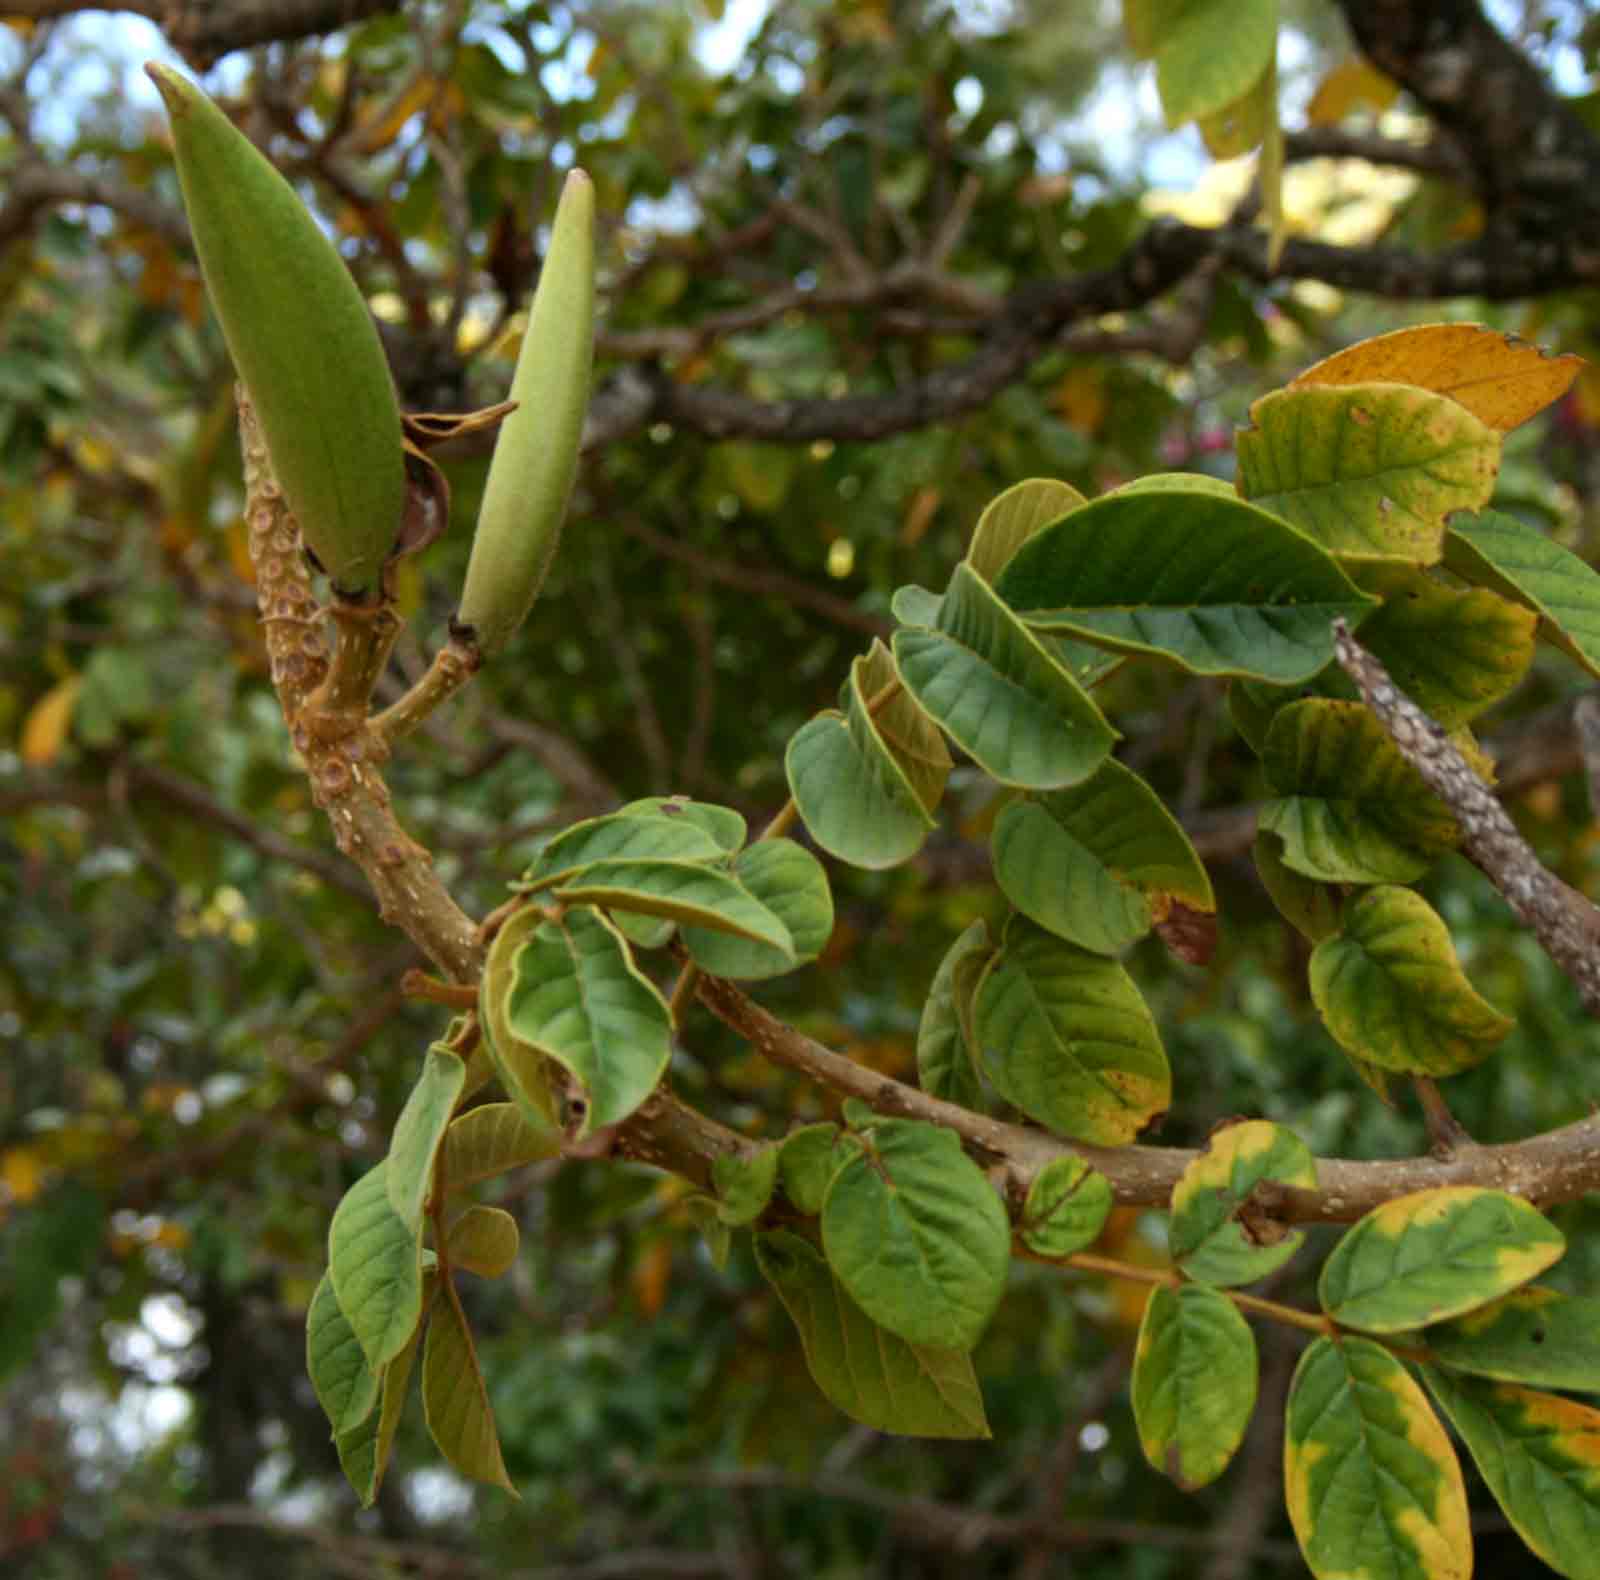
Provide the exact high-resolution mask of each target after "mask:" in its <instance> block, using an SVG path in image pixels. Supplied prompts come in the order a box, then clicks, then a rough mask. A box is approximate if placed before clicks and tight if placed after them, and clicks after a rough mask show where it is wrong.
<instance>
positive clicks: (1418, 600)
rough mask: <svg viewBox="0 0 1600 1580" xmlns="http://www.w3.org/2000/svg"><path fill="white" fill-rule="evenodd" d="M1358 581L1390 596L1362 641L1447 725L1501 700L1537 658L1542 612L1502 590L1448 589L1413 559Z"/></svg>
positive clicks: (1368, 571) (1376, 568) (1372, 569)
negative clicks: (1412, 563)
mask: <svg viewBox="0 0 1600 1580" xmlns="http://www.w3.org/2000/svg"><path fill="white" fill-rule="evenodd" d="M1356 580H1357V581H1358V582H1359V584H1360V585H1361V587H1362V589H1363V590H1364V591H1366V592H1370V593H1373V594H1375V595H1376V596H1378V597H1380V598H1382V599H1383V607H1382V608H1381V609H1380V610H1378V612H1377V613H1376V614H1375V615H1373V616H1372V617H1371V618H1370V619H1369V620H1368V621H1367V623H1366V624H1365V625H1364V626H1362V628H1361V642H1362V645H1363V646H1364V647H1365V648H1366V649H1367V650H1368V651H1369V652H1370V653H1372V654H1373V655H1374V656H1375V657H1377V658H1378V659H1379V660H1380V661H1381V662H1382V664H1383V666H1384V668H1385V669H1387V670H1388V671H1389V676H1390V678H1391V679H1392V680H1393V681H1394V683H1395V684H1396V685H1397V686H1399V687H1400V689H1401V690H1402V691H1404V692H1405V694H1406V695H1407V696H1408V697H1410V698H1411V700H1412V701H1413V702H1414V703H1416V705H1417V706H1418V707H1419V708H1421V709H1422V710H1423V711H1424V712H1425V713H1427V714H1428V715H1429V716H1430V717H1432V718H1434V719H1436V720H1437V721H1438V722H1439V723H1440V724H1441V725H1443V726H1444V728H1445V729H1447V730H1453V729H1455V728H1456V727H1457V726H1458V725H1462V724H1466V723H1469V722H1470V721H1471V720H1472V719H1474V718H1476V717H1477V716H1478V714H1480V713H1482V712H1483V710H1484V709H1485V708H1487V707H1489V706H1491V705H1492V704H1493V703H1495V702H1498V701H1499V700H1500V698H1501V697H1503V696H1504V695H1505V694H1506V693H1507V692H1508V691H1510V690H1511V689H1512V687H1513V686H1515V685H1517V684H1518V682H1519V681H1521V679H1522V677H1523V676H1524V675H1525V674H1526V673H1527V671H1528V665H1529V664H1530V663H1532V662H1533V645H1534V640H1533V639H1534V629H1535V627H1536V626H1537V624H1538V620H1537V617H1536V616H1535V615H1534V613H1533V612H1532V611H1531V610H1529V609H1524V608H1522V607H1521V605H1519V604H1516V603H1510V602H1508V601H1507V600H1506V599H1504V598H1502V597H1500V596H1499V595H1498V594H1497V593H1492V592H1487V591H1485V590H1484V589H1482V588H1478V587H1475V588H1471V589H1468V590H1467V591H1460V590H1458V589H1455V588H1451V587H1445V586H1442V585H1441V584H1440V583H1439V582H1437V581H1435V580H1434V579H1433V578H1432V577H1431V576H1429V575H1428V574H1427V573H1426V572H1424V571H1419V570H1415V569H1413V568H1412V567H1411V566H1407V565H1369V566H1366V567H1364V568H1363V569H1362V571H1361V572H1360V574H1359V575H1358V576H1357V577H1356Z"/></svg>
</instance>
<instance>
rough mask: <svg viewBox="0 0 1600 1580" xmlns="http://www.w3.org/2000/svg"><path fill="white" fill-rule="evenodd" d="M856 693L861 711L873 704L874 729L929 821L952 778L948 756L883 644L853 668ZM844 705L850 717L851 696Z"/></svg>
mask: <svg viewBox="0 0 1600 1580" xmlns="http://www.w3.org/2000/svg"><path fill="white" fill-rule="evenodd" d="M851 679H852V682H853V689H854V692H855V693H856V694H857V696H858V697H859V699H860V702H859V705H860V708H861V711H862V712H863V713H864V712H865V711H866V705H867V704H868V703H874V702H875V704H876V705H875V706H874V707H873V709H872V725H873V728H874V729H875V730H876V731H877V732H878V736H879V738H880V739H881V740H882V741H883V744H884V745H885V746H887V747H888V748H889V753H890V755H891V756H892V757H893V758H894V761H895V764H896V766H897V767H898V768H899V770H900V772H901V773H902V774H903V775H904V776H905V781H906V783H907V784H908V785H910V786H911V790H912V793H913V794H914V795H915V796H916V798H917V800H918V801H919V802H920V803H921V804H922V809H923V811H925V812H927V813H928V814H929V815H930V816H931V815H932V813H933V812H934V810H935V809H936V808H937V807H938V805H939V802H940V801H941V800H942V799H943V797H944V786H945V781H946V780H947V779H948V778H949V777H950V751H949V748H948V747H946V745H945V743H944V736H943V735H941V734H940V733H939V728H938V726H937V725H936V724H934V722H933V721H932V720H931V719H930V718H929V717H928V716H927V714H925V713H924V712H923V711H922V709H921V708H920V707H919V706H918V705H917V702H916V700H915V698H913V697H912V696H911V694H910V693H909V692H908V691H907V690H906V688H905V684H904V682H903V681H902V680H901V678H900V671H899V670H898V669H896V668H895V662H894V655H893V654H892V653H891V652H890V651H889V649H888V648H887V647H885V646H884V645H883V643H882V642H877V641H875V642H874V643H873V644H872V646H871V647H869V648H868V649H867V651H866V652H865V653H863V654H862V655H861V657H860V658H858V659H857V660H856V661H855V663H854V664H853V665H852V666H851ZM851 689H852V688H849V687H847V688H846V696H845V700H844V703H843V704H842V705H843V706H844V707H846V708H847V709H848V710H850V711H851V712H852V713H853V712H854V711H855V709H856V708H857V706H858V704H857V702H856V701H852V700H851V696H850V691H851Z"/></svg>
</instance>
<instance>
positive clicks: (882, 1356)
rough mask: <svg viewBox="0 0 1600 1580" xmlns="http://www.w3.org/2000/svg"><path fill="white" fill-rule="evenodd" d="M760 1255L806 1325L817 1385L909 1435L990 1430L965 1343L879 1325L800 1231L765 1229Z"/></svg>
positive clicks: (853, 1410) (871, 1419)
mask: <svg viewBox="0 0 1600 1580" xmlns="http://www.w3.org/2000/svg"><path fill="white" fill-rule="evenodd" d="M756 1262H757V1265H758V1266H759V1267H760V1268H761V1271H762V1273H763V1274H764V1275H765V1277H766V1278H767V1280H768V1282H769V1283H770V1284H771V1285H772V1287H773V1288H774V1289H775V1290H777V1292H778V1297H779V1299H781V1300H782V1301H783V1304H784V1306H785V1307H786V1308H787V1310H788V1312H789V1315H790V1317H791V1318H792V1319H793V1321H794V1325H795V1327H796V1328H798V1329H799V1331H800V1342H801V1344H802V1345H803V1346H804V1348H805V1352H806V1364H807V1365H808V1366H810V1368H811V1375H812V1376H813V1377H814V1378H816V1381H817V1386H818V1387H819V1388H820V1389H821V1390H822V1391H823V1393H824V1394H826V1395H827V1397H828V1399H829V1400H830V1401H831V1402H832V1403H833V1404H834V1405H835V1406H836V1407H837V1408H838V1409H840V1410H842V1411H843V1412H844V1413H845V1414H846V1415H847V1416H849V1417H850V1418H851V1419H852V1420H854V1421H859V1422H861V1423H862V1424H863V1425H864V1426H870V1427H873V1428H875V1429H876V1430H878V1431H880V1432H898V1433H901V1434H903V1435H905V1436H908V1437H946V1438H974V1437H988V1435H989V1423H988V1421H987V1420H986V1419H985V1417H984V1413H983V1395H982V1394H981V1393H980V1392H979V1391H978V1381H977V1378H976V1377H974V1376H973V1373H972V1362H971V1361H970V1360H969V1359H968V1358H967V1356H966V1355H965V1354H964V1353H963V1352H962V1351H960V1350H953V1349H939V1348H935V1347H932V1346H928V1345H918V1344H910V1343H907V1342H906V1340H904V1339H902V1338H898V1337H897V1336H896V1335H895V1334H893V1333H891V1332H888V1331H886V1330H885V1329H884V1328H882V1327H880V1326H879V1325H878V1324H877V1323H875V1322H873V1321H872V1319H871V1318H870V1317H868V1316H867V1315H866V1313H865V1312H863V1311H862V1309H861V1308H860V1307H859V1306H858V1305H857V1304H856V1303H855V1301H853V1300H852V1299H851V1298H850V1296H849V1295H848V1294H847V1293H846V1292H845V1290H844V1289H843V1288H841V1287H840V1285H839V1282H838V1280H836V1279H835V1278H834V1277H833V1275H832V1273H830V1272H829V1270H828V1264H827V1263H826V1262H825V1261H824V1260H823V1259H822V1257H821V1256H819V1255H818V1254H817V1252H816V1250H815V1249H814V1248H813V1247H812V1246H811V1245H810V1244H809V1243H808V1242H807V1241H805V1240H802V1239H801V1238H800V1237H799V1236H798V1235H795V1234H789V1233H787V1232H785V1231H781V1230H780V1231H778V1232H777V1233H773V1234H758V1235H757V1236H756Z"/></svg>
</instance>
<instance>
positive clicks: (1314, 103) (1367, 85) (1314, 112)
mask: <svg viewBox="0 0 1600 1580" xmlns="http://www.w3.org/2000/svg"><path fill="white" fill-rule="evenodd" d="M1399 91H1400V88H1399V85H1398V84H1397V83H1396V82H1395V80H1394V79H1393V78H1392V77H1386V76H1384V74H1383V73H1382V72H1381V71H1378V70H1377V69H1376V68H1375V67H1373V66H1369V65H1368V64H1367V62H1366V61H1364V60H1359V59H1355V60H1346V61H1343V62H1341V63H1340V64H1339V65H1337V66H1335V67H1334V68H1333V70H1332V71H1330V72H1329V73H1328V75H1327V76H1326V77H1324V78H1323V79H1322V81H1321V82H1320V83H1318V85H1317V91H1316V92H1315V93H1313V94H1312V95H1311V103H1310V104H1308V105H1307V106H1306V122H1307V124H1308V125H1311V126H1332V125H1334V124H1335V123H1336V122H1338V121H1342V120H1343V119H1344V118H1345V116H1347V115H1348V114H1349V113H1350V112H1351V111H1352V110H1354V109H1358V108H1366V109H1372V110H1386V109H1388V108H1389V106H1390V105H1391V104H1393V103H1394V100H1395V95H1396V94H1397V93H1398V92H1399Z"/></svg>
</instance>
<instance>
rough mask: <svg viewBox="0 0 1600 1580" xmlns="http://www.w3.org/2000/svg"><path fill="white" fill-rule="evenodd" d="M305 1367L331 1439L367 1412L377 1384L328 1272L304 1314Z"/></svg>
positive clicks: (377, 1390)
mask: <svg viewBox="0 0 1600 1580" xmlns="http://www.w3.org/2000/svg"><path fill="white" fill-rule="evenodd" d="M306 1370H307V1371H308V1372H309V1373H310V1375H311V1386H312V1387H313V1388H314V1389H316V1392H317V1401H318V1403H320V1404H321V1406H322V1409H323V1413H324V1414H325V1415H326V1416H327V1417H328V1421H329V1424H330V1425H331V1426H332V1428H333V1434H334V1436H335V1437H337V1436H338V1435H339V1434H340V1433H341V1432H348V1431H350V1430H351V1428H352V1427H357V1426H359V1425H360V1424H361V1423H362V1422H363V1421H365V1420H366V1418H367V1417H368V1416H369V1415H371V1414H372V1410H373V1407H374V1406H375V1405H376V1404H377V1402H378V1395H379V1393H380V1392H381V1391H382V1382H381V1379H380V1378H379V1375H378V1373H376V1372H375V1371H373V1369H372V1368H371V1367H370V1366H368V1365H367V1358H366V1355H365V1354H364V1353H363V1352H362V1349H361V1341H360V1340H359V1339H358V1338H357V1337H356V1335H355V1329H354V1328H352V1327H351V1326H350V1322H349V1319H348V1318H347V1317H346V1316H345V1314H344V1312H343V1311H341V1310H340V1309H339V1297H338V1296H337V1295H336V1294H335V1293H334V1291H333V1279H332V1278H331V1277H330V1276H329V1275H328V1274H327V1273H324V1274H323V1275H322V1277H321V1278H320V1279H319V1280H318V1282H317V1289H316V1293H315V1294H314V1295H312V1297H311V1307H310V1309H309V1310H308V1311H307V1312H306Z"/></svg>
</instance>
